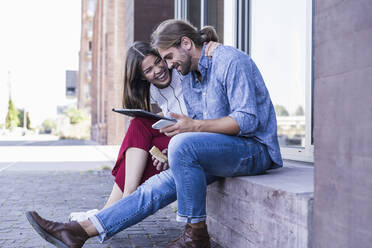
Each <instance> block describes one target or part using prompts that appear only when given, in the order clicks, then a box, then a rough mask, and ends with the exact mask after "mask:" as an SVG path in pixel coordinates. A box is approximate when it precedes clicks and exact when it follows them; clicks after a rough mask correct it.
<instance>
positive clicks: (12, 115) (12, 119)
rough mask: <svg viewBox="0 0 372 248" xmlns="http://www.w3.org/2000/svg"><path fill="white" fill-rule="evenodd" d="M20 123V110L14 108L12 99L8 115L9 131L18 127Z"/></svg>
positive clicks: (7, 125)
mask: <svg viewBox="0 0 372 248" xmlns="http://www.w3.org/2000/svg"><path fill="white" fill-rule="evenodd" d="M19 123H20V120H19V117H18V110H17V109H16V107H15V106H14V104H13V101H12V99H9V103H8V113H7V115H6V120H5V127H6V128H7V129H9V128H14V127H18V125H19Z"/></svg>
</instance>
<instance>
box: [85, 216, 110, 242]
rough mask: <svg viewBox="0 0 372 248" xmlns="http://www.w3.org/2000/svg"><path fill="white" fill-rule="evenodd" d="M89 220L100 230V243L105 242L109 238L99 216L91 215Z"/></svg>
mask: <svg viewBox="0 0 372 248" xmlns="http://www.w3.org/2000/svg"><path fill="white" fill-rule="evenodd" d="M89 220H90V221H91V222H92V223H93V225H94V227H95V228H96V229H97V232H98V236H97V238H98V240H99V242H100V243H103V241H105V240H106V239H107V232H106V230H105V229H104V228H103V226H102V223H101V221H100V219H99V218H97V216H96V215H93V216H90V217H89Z"/></svg>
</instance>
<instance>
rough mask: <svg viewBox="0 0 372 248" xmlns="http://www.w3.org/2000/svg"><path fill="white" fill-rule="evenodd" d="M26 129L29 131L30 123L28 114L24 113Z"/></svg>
mask: <svg viewBox="0 0 372 248" xmlns="http://www.w3.org/2000/svg"><path fill="white" fill-rule="evenodd" d="M26 121H27V122H26V128H27V129H31V121H30V114H29V112H26Z"/></svg>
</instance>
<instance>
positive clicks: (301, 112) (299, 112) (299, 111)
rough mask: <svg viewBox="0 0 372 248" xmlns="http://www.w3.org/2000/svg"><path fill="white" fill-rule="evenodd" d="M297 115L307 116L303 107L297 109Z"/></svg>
mask: <svg viewBox="0 0 372 248" xmlns="http://www.w3.org/2000/svg"><path fill="white" fill-rule="evenodd" d="M295 115H297V116H303V115H305V111H304V109H303V108H302V106H298V107H297V109H296V112H295Z"/></svg>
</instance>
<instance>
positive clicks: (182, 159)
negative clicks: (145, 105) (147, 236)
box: [89, 133, 271, 242]
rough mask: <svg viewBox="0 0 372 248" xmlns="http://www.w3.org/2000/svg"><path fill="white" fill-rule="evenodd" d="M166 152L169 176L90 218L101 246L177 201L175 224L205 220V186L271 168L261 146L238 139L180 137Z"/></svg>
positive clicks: (162, 175)
mask: <svg viewBox="0 0 372 248" xmlns="http://www.w3.org/2000/svg"><path fill="white" fill-rule="evenodd" d="M168 149H169V150H168V159H169V163H170V166H171V169H170V170H166V171H163V172H162V173H160V174H158V175H155V176H153V177H151V178H150V179H148V180H147V181H146V182H145V183H144V184H142V185H141V186H140V187H138V188H137V190H136V191H135V192H133V193H132V194H130V195H129V196H127V197H125V198H123V199H121V200H120V201H118V202H117V203H115V204H114V205H112V206H111V207H109V208H107V209H104V210H102V211H100V212H99V213H98V214H96V215H95V216H93V217H90V218H89V219H90V220H91V221H92V223H93V225H94V226H95V227H96V229H97V231H98V233H99V239H100V241H101V242H103V241H104V240H107V239H109V238H110V237H112V236H113V235H114V234H116V233H118V232H120V231H122V230H124V229H125V228H128V227H130V226H132V225H134V224H136V223H138V222H140V221H141V220H143V219H144V218H146V217H147V216H149V215H151V214H153V213H155V212H156V211H157V210H159V209H161V208H163V207H165V206H167V205H168V204H170V203H171V202H173V201H175V200H176V199H177V198H178V213H177V219H178V220H179V221H184V222H191V223H195V222H199V221H202V220H205V218H206V211H205V200H206V199H205V195H206V185H207V184H209V183H212V182H214V181H215V180H217V179H218V178H220V177H227V176H242V175H256V174H260V173H263V172H264V171H265V170H266V169H268V168H269V167H270V165H271V159H270V157H269V154H268V152H267V149H266V147H265V146H264V145H262V144H260V143H258V142H257V141H254V140H252V139H248V138H240V137H236V136H228V135H223V134H214V133H183V134H178V135H176V136H174V137H173V138H172V139H171V142H170V144H169V148H168ZM176 188H177V190H176Z"/></svg>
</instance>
